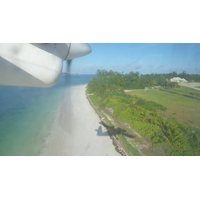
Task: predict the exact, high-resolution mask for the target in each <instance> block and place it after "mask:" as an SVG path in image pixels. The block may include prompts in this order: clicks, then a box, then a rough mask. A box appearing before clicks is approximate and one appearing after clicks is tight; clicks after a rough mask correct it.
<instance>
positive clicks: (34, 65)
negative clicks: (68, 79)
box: [0, 43, 92, 87]
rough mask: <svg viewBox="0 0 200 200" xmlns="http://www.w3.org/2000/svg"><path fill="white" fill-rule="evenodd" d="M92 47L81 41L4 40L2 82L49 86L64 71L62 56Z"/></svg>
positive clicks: (83, 52) (72, 55) (71, 56)
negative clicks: (13, 41) (34, 41)
mask: <svg viewBox="0 0 200 200" xmlns="http://www.w3.org/2000/svg"><path fill="white" fill-rule="evenodd" d="M91 51H92V50H91V48H90V46H89V45H88V44H81V43H46V44H45V43H35V44H25V43H22V44H19V43H7V44H6V43H1V44H0V85H13V86H29V87H50V86H52V85H54V84H55V83H56V82H57V81H58V79H59V77H60V75H61V72H62V62H63V60H71V59H74V58H78V57H81V56H85V55H87V54H89V53H90V52H91Z"/></svg>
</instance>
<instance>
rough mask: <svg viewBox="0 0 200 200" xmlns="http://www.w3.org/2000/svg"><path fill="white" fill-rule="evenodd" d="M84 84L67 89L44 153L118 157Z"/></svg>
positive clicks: (48, 154) (41, 153)
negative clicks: (89, 99)
mask: <svg viewBox="0 0 200 200" xmlns="http://www.w3.org/2000/svg"><path fill="white" fill-rule="evenodd" d="M86 86H87V84H84V85H78V86H72V87H69V88H66V91H64V94H63V97H62V101H61V103H60V104H59V106H58V108H57V111H56V114H55V119H54V121H53V122H52V127H51V131H50V134H49V136H48V139H47V140H46V144H45V147H43V149H42V150H41V151H40V155H43V156H120V154H119V153H118V152H117V151H116V150H115V147H114V146H113V144H112V140H111V139H110V137H109V134H108V131H107V129H106V128H105V127H104V126H103V125H102V124H101V120H100V119H99V116H98V115H97V113H96V112H95V111H94V109H93V107H92V106H91V105H90V103H89V101H88V99H87V96H86Z"/></svg>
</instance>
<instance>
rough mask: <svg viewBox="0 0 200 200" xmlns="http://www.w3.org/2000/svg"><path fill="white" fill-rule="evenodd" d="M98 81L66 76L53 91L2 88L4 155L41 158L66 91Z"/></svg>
mask: <svg viewBox="0 0 200 200" xmlns="http://www.w3.org/2000/svg"><path fill="white" fill-rule="evenodd" d="M94 77H95V75H74V76H65V75H62V76H61V77H60V80H59V81H58V83H57V84H56V85H54V86H52V87H49V88H33V87H16V86H0V155H1V156H37V155H39V150H40V149H41V147H42V145H43V143H44V140H45V138H46V137H47V136H48V133H49V130H50V128H51V123H52V121H53V119H54V116H55V112H56V108H57V107H58V105H59V102H61V99H62V97H63V94H64V92H65V90H66V89H67V88H69V87H71V86H76V85H82V84H87V83H88V82H89V81H91V80H92V79H93V78H94Z"/></svg>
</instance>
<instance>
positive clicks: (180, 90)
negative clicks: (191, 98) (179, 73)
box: [170, 86, 200, 97]
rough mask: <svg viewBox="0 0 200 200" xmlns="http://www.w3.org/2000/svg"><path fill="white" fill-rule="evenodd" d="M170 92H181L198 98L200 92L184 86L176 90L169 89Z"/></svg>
mask: <svg viewBox="0 0 200 200" xmlns="http://www.w3.org/2000/svg"><path fill="white" fill-rule="evenodd" d="M197 87H199V86H197ZM170 90H172V91H177V92H183V93H185V94H193V95H196V96H198V97H200V90H195V89H192V88H188V87H185V86H180V87H178V88H170Z"/></svg>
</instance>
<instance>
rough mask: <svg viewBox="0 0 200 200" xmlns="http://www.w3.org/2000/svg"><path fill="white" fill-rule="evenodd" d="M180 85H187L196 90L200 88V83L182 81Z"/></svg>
mask: <svg viewBox="0 0 200 200" xmlns="http://www.w3.org/2000/svg"><path fill="white" fill-rule="evenodd" d="M179 85H182V86H185V87H189V88H193V89H195V90H200V88H197V87H200V83H180V84H179Z"/></svg>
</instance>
